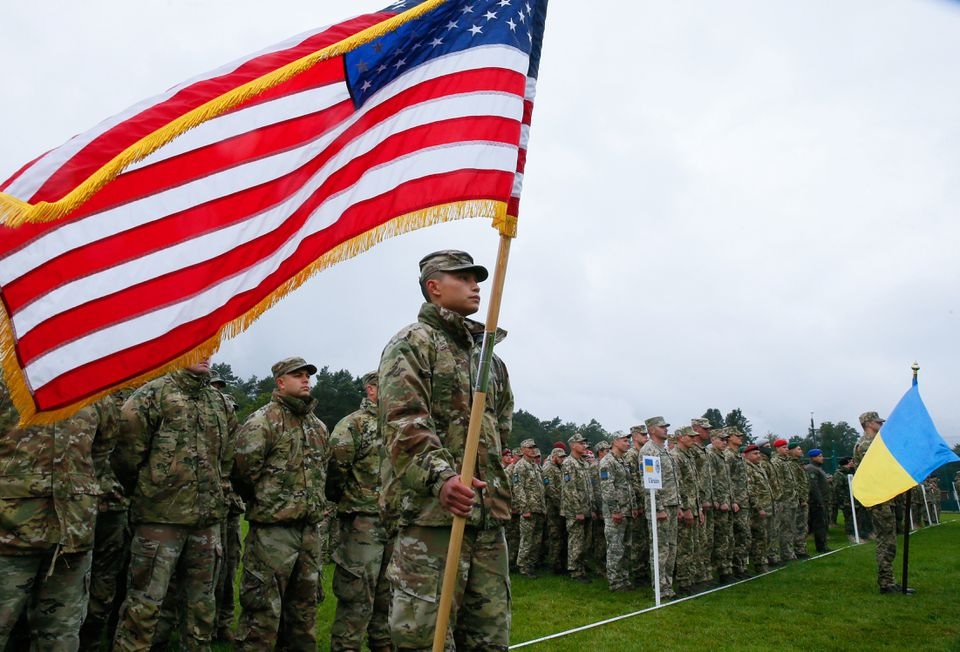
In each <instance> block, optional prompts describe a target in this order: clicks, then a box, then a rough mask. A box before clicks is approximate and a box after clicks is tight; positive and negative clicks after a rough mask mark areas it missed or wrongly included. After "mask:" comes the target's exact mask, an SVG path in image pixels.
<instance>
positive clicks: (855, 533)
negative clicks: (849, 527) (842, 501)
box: [847, 473, 860, 543]
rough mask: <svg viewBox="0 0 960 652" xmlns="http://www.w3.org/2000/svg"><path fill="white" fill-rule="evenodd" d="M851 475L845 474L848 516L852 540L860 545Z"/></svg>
mask: <svg viewBox="0 0 960 652" xmlns="http://www.w3.org/2000/svg"><path fill="white" fill-rule="evenodd" d="M850 478H851V475H850V474H849V473H848V474H847V491H848V492H849V493H850V514H851V515H852V516H853V538H854V539H855V540H856V542H857V543H860V528H858V527H857V501H856V500H855V499H854V497H853V483H852V482H850Z"/></svg>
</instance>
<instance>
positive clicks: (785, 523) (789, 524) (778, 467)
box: [770, 439, 797, 565]
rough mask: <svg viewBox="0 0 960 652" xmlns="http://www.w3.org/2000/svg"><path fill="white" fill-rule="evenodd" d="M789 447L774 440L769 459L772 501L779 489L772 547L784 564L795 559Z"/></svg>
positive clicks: (793, 481)
mask: <svg viewBox="0 0 960 652" xmlns="http://www.w3.org/2000/svg"><path fill="white" fill-rule="evenodd" d="M789 446H790V443H789V442H788V441H787V440H786V439H778V440H776V441H775V442H773V448H774V453H773V456H772V457H771V458H770V465H771V466H772V467H773V473H774V475H775V476H776V484H775V485H774V487H775V488H774V500H777V494H776V487H777V486H779V487H780V496H779V503H778V504H777V522H776V524H775V525H774V526H773V528H774V532H773V534H774V537H776V538H777V540H778V541H779V544H778V545H776V546H774V547H775V549H776V552H777V559H778V560H779V561H780V562H784V563H786V562H788V561H793V560H794V559H796V558H797V555H796V554H795V553H794V551H793V542H794V539H795V538H796V531H797V482H796V477H795V476H794V475H793V466H792V465H793V464H794V462H793V456H792V455H791V454H790V450H789ZM775 565H776V564H775Z"/></svg>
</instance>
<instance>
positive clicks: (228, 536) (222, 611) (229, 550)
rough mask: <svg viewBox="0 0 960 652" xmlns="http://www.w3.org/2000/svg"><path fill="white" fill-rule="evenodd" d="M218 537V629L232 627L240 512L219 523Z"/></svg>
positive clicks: (229, 515) (238, 556) (238, 562)
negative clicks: (219, 564) (219, 546)
mask: <svg viewBox="0 0 960 652" xmlns="http://www.w3.org/2000/svg"><path fill="white" fill-rule="evenodd" d="M220 539H221V542H222V545H223V564H221V566H220V573H219V575H218V577H217V589H216V596H217V622H216V626H217V629H218V630H231V629H233V620H234V616H235V614H234V586H233V584H234V582H235V581H236V579H237V569H238V568H239V567H240V549H241V540H240V514H238V513H234V512H231V513H230V514H228V515H227V518H225V519H224V520H223V521H222V522H221V523H220Z"/></svg>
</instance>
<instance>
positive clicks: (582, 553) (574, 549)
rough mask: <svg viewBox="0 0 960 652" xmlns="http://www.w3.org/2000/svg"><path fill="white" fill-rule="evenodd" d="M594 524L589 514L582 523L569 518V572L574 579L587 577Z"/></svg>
mask: <svg viewBox="0 0 960 652" xmlns="http://www.w3.org/2000/svg"><path fill="white" fill-rule="evenodd" d="M592 537H593V522H592V521H591V520H590V515H589V514H588V515H587V516H586V517H585V518H584V519H583V520H582V521H578V520H577V519H576V518H571V517H568V518H567V570H568V571H570V575H571V576H572V577H586V575H587V565H586V564H587V554H588V553H589V551H590V550H591V549H592V545H591V544H592V542H591V538H592Z"/></svg>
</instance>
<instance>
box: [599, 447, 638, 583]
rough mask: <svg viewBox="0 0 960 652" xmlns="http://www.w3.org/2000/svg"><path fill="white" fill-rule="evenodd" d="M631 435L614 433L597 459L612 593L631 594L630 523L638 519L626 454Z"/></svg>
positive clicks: (631, 533) (608, 577) (631, 534)
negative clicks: (625, 592) (608, 449)
mask: <svg viewBox="0 0 960 652" xmlns="http://www.w3.org/2000/svg"><path fill="white" fill-rule="evenodd" d="M629 448H630V435H627V434H623V433H617V434H616V435H615V436H614V439H613V445H612V446H611V449H610V452H609V453H607V455H605V456H604V458H603V459H602V460H600V496H601V503H602V509H603V523H604V533H605V535H606V542H607V559H606V568H607V586H608V588H609V589H610V590H611V591H630V590H632V589H633V586H632V584H631V583H630V566H629V562H630V556H629V553H628V550H629V549H630V544H631V541H630V537H631V536H633V528H632V527H631V523H632V522H633V520H634V519H636V518H638V517H639V516H640V512H639V510H638V509H637V503H636V499H635V497H634V491H633V482H632V476H633V473H632V471H631V469H630V467H629V466H627V461H626V457H625V453H626V452H627V449H629Z"/></svg>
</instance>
